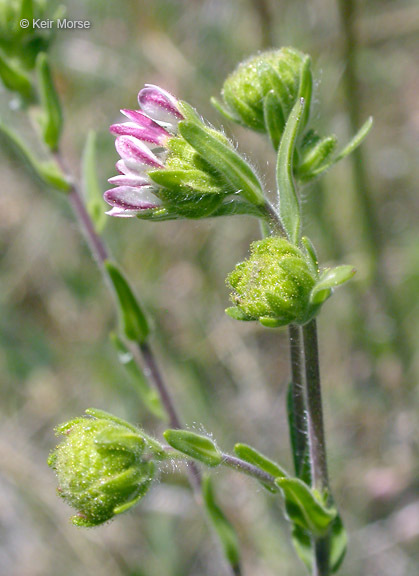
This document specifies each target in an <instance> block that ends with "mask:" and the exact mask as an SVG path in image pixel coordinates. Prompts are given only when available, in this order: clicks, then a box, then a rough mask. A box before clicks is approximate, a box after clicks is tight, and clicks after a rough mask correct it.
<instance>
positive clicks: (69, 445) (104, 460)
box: [48, 410, 154, 527]
mask: <svg viewBox="0 0 419 576" xmlns="http://www.w3.org/2000/svg"><path fill="white" fill-rule="evenodd" d="M89 412H90V413H91V414H95V413H97V414H100V417H81V418H75V419H73V420H70V421H69V422H66V423H65V424H62V425H61V426H58V427H57V428H56V434H57V436H59V435H64V436H65V440H64V441H63V442H62V443H61V444H59V445H58V446H57V447H56V449H55V450H54V451H53V452H52V453H51V455H50V457H49V459H48V464H49V466H51V468H53V469H54V470H55V472H56V474H57V477H58V482H59V488H58V493H59V495H60V496H61V497H62V498H63V499H64V500H65V501H66V502H67V504H69V505H70V506H72V507H73V508H75V509H76V510H77V514H76V515H75V516H73V517H72V519H71V520H72V522H73V524H75V525H76V526H85V527H91V526H97V525H99V524H102V523H103V522H106V521H107V520H110V519H111V518H112V517H113V516H115V515H116V514H121V513H122V512H125V511H126V510H128V509H129V508H131V507H132V506H134V504H136V503H137V502H138V501H139V500H140V499H141V498H142V497H143V496H144V495H145V493H146V492H147V490H148V489H149V487H150V484H151V482H152V479H153V476H154V463H153V462H152V461H147V459H146V458H145V454H144V452H145V450H146V449H148V448H149V447H150V446H149V444H148V443H147V440H145V439H144V436H143V435H142V433H141V431H140V430H138V429H137V428H135V427H134V426H131V424H129V423H128V422H125V421H123V420H120V419H119V418H116V417H113V416H111V415H110V414H107V413H105V412H99V411H97V412H96V411H94V410H91V411H89Z"/></svg>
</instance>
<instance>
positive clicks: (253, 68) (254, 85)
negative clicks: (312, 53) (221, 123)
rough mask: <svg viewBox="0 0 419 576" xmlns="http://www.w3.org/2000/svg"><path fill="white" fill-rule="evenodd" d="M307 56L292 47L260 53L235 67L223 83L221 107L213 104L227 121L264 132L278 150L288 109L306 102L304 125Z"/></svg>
mask: <svg viewBox="0 0 419 576" xmlns="http://www.w3.org/2000/svg"><path fill="white" fill-rule="evenodd" d="M311 90H312V74H311V63H310V58H309V56H307V55H305V54H303V53H302V52H300V51H299V50H296V49H295V48H281V49H280V50H274V51H270V52H262V53H261V54H258V55H257V56H254V57H252V58H250V59H249V60H246V61H245V62H243V63H241V64H239V66H238V67H237V68H236V70H235V71H234V72H233V73H232V74H230V76H229V77H228V78H227V80H226V81H225V82H224V86H223V90H222V97H223V100H224V104H220V103H219V102H217V101H216V100H214V99H213V104H214V105H215V106H216V108H217V109H218V110H219V111H220V112H221V113H222V114H223V115H224V116H226V117H227V118H229V119H230V120H233V121H234V122H237V123H239V124H242V125H244V126H246V127H248V128H251V129H252V130H256V131H258V132H267V133H268V134H269V135H270V137H271V140H272V143H273V145H274V147H275V148H277V147H278V144H279V141H280V137H281V134H282V132H283V130H284V127H285V124H286V122H287V119H288V116H289V115H290V113H291V110H292V108H293V106H294V104H295V103H296V101H297V100H298V99H300V98H304V99H305V102H306V108H305V119H304V125H305V124H306V122H307V120H308V115H309V111H310V102H311Z"/></svg>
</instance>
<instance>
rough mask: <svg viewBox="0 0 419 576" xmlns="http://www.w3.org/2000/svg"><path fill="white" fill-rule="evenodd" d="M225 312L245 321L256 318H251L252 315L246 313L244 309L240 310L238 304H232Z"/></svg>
mask: <svg viewBox="0 0 419 576" xmlns="http://www.w3.org/2000/svg"><path fill="white" fill-rule="evenodd" d="M225 313H226V314H227V316H230V318H233V319H234V320H242V321H244V322H249V321H251V320H254V318H250V316H248V315H247V314H245V312H243V310H240V308H239V307H238V306H230V308H226V309H225Z"/></svg>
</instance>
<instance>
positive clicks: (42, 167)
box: [0, 122, 71, 192]
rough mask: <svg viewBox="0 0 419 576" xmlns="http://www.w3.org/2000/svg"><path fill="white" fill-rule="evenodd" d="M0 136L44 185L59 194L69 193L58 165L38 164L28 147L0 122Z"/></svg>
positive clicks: (68, 186)
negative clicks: (57, 191)
mask: <svg viewBox="0 0 419 576" xmlns="http://www.w3.org/2000/svg"><path fill="white" fill-rule="evenodd" d="M0 134H1V135H2V136H3V137H4V138H5V139H6V140H7V142H8V143H9V144H10V145H11V148H12V149H13V150H14V151H16V152H17V153H18V155H19V156H20V157H21V158H22V159H23V160H24V162H25V163H26V164H27V165H28V166H29V168H30V169H31V171H32V172H33V173H34V174H35V175H36V176H37V177H38V178H39V179H40V180H41V181H42V182H43V183H44V184H48V185H49V186H51V187H52V188H55V189H56V190H59V191H60V192H69V191H70V190H71V183H70V182H69V181H68V180H67V178H66V176H65V175H64V174H63V173H62V171H61V169H60V167H59V166H58V164H56V163H55V162H54V161H52V160H51V161H45V162H40V161H39V160H38V159H37V158H35V156H34V155H33V154H32V152H31V151H30V149H29V147H28V146H26V144H24V142H23V141H22V140H21V139H20V138H19V136H18V135H17V134H16V133H15V132H13V130H11V129H10V128H8V127H7V126H5V125H4V124H3V123H2V122H0Z"/></svg>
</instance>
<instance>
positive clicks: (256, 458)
mask: <svg viewBox="0 0 419 576" xmlns="http://www.w3.org/2000/svg"><path fill="white" fill-rule="evenodd" d="M234 452H235V454H237V456H238V457H239V458H241V459H242V460H244V461H245V462H249V464H253V466H257V467H258V468H260V469H261V470H263V471H264V472H267V473H268V474H270V475H271V476H273V477H274V478H280V477H284V478H285V477H287V476H288V474H287V472H285V470H284V469H283V468H281V466H280V465H279V464H277V463H276V462H274V461H273V460H271V459H270V458H268V457H267V456H265V455H264V454H262V453H261V452H259V451H258V450H256V449H255V448H252V446H249V445H248V444H236V445H235V446H234ZM262 484H263V485H264V486H265V488H267V489H268V490H269V491H270V492H276V491H277V490H276V489H275V488H272V486H270V485H267V484H265V483H263V482H262Z"/></svg>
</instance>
